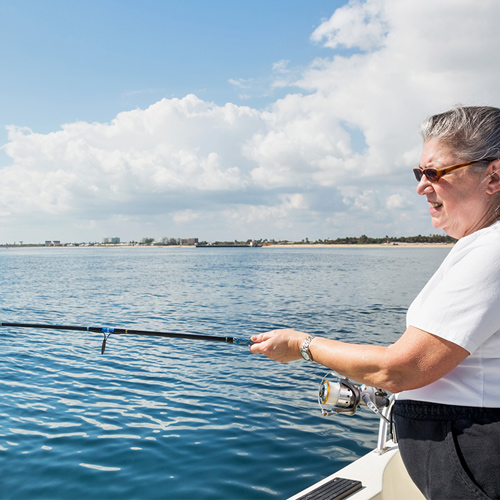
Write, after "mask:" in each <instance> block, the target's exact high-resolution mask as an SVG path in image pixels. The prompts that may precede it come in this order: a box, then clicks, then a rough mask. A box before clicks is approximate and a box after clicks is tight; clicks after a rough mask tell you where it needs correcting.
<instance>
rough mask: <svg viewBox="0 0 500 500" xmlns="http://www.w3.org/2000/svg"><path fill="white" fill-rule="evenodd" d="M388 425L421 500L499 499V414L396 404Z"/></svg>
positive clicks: (486, 410) (488, 410)
mask: <svg viewBox="0 0 500 500" xmlns="http://www.w3.org/2000/svg"><path fill="white" fill-rule="evenodd" d="M394 421H395V426H396V436H397V439H398V443H399V449H400V452H401V457H402V459H403V462H404V464H405V466H406V469H407V470H408V473H409V474H410V476H411V478H412V479H413V481H414V483H415V484H416V485H417V487H418V488H419V489H420V491H421V492H422V493H423V494H424V495H425V497H426V498H428V499H432V500H437V499H440V500H461V499H463V500H472V499H481V500H486V499H492V498H494V499H500V408H475V407H468V406H451V405H441V404H435V403H426V402H421V401H396V403H395V405H394Z"/></svg>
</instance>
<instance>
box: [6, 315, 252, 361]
mask: <svg viewBox="0 0 500 500" xmlns="http://www.w3.org/2000/svg"><path fill="white" fill-rule="evenodd" d="M0 326H6V327H10V328H34V329H39V330H69V331H76V332H91V333H102V334H103V335H104V339H103V341H102V346H101V354H104V350H105V349H106V341H107V340H108V338H109V336H110V335H111V334H113V335H148V336H152V337H167V338H175V339H185V340H205V341H210V342H225V343H226V344H236V345H252V344H253V342H252V341H251V340H250V339H244V338H239V337H222V336H216V335H201V334H197V333H180V332H155V331H148V330H130V329H123V328H111V327H102V326H71V325H45V324H40V323H7V322H0Z"/></svg>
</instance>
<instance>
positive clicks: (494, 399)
mask: <svg viewBox="0 0 500 500" xmlns="http://www.w3.org/2000/svg"><path fill="white" fill-rule="evenodd" d="M406 323H407V326H409V325H412V326H414V327H416V328H420V329H421V330H424V331H426V332H429V333H432V334H433V335H436V336H438V337H442V338H443V339H446V340H449V341H450V342H453V343H455V344H458V345H459V346H461V347H463V348H464V349H466V350H467V351H469V352H470V356H468V357H467V358H466V359H465V360H464V361H463V362H462V363H460V365H458V366H457V367H456V368H454V369H453V370H452V371H451V372H449V373H448V374H447V375H445V376H444V377H443V378H441V379H440V380H438V381H436V382H433V383H432V384H429V385H427V386H425V387H422V388H420V389H414V390H411V391H403V392H401V393H399V394H398V395H397V396H396V397H397V399H414V400H417V401H430V402H433V403H443V404H452V405H464V406H480V407H481V406H482V407H497V408H499V407H500V221H499V222H496V223H495V224H493V225H492V226H489V227H487V228H484V229H481V230H479V231H477V232H475V233H473V234H471V235H469V236H465V237H464V238H461V239H460V240H459V241H458V242H457V244H456V245H455V246H454V247H453V249H452V250H451V251H450V253H449V254H448V255H447V257H446V258H445V260H444V261H443V263H442V264H441V266H440V267H439V269H438V270H437V271H436V273H435V274H434V276H433V277H432V278H431V279H430V280H429V282H428V283H427V284H426V285H425V287H424V288H423V289H422V291H421V292H420V294H419V295H418V296H417V298H416V299H415V300H414V301H413V303H412V304H411V306H410V308H409V309H408V313H407V316H406Z"/></svg>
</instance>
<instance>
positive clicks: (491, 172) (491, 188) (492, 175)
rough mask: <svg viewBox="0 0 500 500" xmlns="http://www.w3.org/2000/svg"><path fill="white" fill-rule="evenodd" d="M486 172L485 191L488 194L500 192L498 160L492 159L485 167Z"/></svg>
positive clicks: (499, 163)
mask: <svg viewBox="0 0 500 500" xmlns="http://www.w3.org/2000/svg"><path fill="white" fill-rule="evenodd" d="M486 173H487V174H488V177H487V179H488V186H487V187H486V192H487V193H488V194H495V193H498V192H500V160H495V161H492V162H491V163H490V164H489V165H488V168H487V169H486Z"/></svg>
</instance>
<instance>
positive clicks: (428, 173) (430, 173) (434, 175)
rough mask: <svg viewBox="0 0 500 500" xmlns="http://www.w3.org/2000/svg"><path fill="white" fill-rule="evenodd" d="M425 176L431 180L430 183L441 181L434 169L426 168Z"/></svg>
mask: <svg viewBox="0 0 500 500" xmlns="http://www.w3.org/2000/svg"><path fill="white" fill-rule="evenodd" d="M424 174H425V176H426V177H427V179H429V182H437V181H438V180H439V177H438V173H437V171H436V170H434V169H433V168H426V169H425V170H424Z"/></svg>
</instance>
